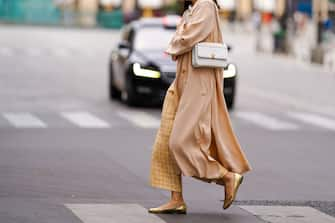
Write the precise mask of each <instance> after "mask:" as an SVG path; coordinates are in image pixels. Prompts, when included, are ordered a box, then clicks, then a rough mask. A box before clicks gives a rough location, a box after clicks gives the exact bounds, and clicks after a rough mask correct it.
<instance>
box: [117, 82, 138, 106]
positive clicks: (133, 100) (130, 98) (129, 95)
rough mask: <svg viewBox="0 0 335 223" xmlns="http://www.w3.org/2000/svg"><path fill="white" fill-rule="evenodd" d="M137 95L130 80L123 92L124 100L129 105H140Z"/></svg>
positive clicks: (122, 97)
mask: <svg viewBox="0 0 335 223" xmlns="http://www.w3.org/2000/svg"><path fill="white" fill-rule="evenodd" d="M137 97H138V96H137V94H136V92H135V88H134V86H133V85H132V84H131V83H130V82H129V81H128V82H127V87H126V89H125V90H124V91H122V93H121V99H122V101H124V102H125V103H126V104H127V105H129V106H136V105H138V100H137V99H138V98H137Z"/></svg>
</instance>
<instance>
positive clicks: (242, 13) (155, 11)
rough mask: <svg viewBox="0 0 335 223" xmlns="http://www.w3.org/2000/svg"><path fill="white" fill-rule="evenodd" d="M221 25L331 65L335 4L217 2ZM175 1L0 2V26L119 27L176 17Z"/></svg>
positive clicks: (271, 48)
mask: <svg viewBox="0 0 335 223" xmlns="http://www.w3.org/2000/svg"><path fill="white" fill-rule="evenodd" d="M218 2H219V4H220V5H221V10H220V14H221V18H222V21H223V24H224V25H227V24H228V27H233V30H234V29H235V30H236V29H237V30H244V31H246V32H253V33H254V34H255V36H256V37H257V41H256V46H255V47H256V49H257V50H259V51H263V52H270V53H285V54H292V55H295V56H296V57H297V58H299V59H302V60H306V61H313V62H317V63H326V64H328V65H329V66H334V67H335V59H334V58H335V52H334V48H335V47H334V45H335V40H334V39H335V37H334V33H335V28H334V25H333V24H334V22H335V0H218ZM181 9H182V7H181V5H180V4H178V2H177V1H176V0H0V22H3V23H19V24H21V23H25V24H40V25H65V26H81V27H104V28H114V29H119V28H121V27H122V26H123V25H124V24H125V23H128V22H130V21H132V20H134V19H138V18H140V17H142V16H145V17H151V16H163V15H166V14H172V13H177V14H180V13H181Z"/></svg>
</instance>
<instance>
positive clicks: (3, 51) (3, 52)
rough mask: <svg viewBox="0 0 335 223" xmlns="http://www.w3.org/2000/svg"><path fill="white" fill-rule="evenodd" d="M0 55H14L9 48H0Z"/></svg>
mask: <svg viewBox="0 0 335 223" xmlns="http://www.w3.org/2000/svg"><path fill="white" fill-rule="evenodd" d="M0 55H1V56H7V57H8V56H13V55H14V50H13V49H12V48H9V47H0Z"/></svg>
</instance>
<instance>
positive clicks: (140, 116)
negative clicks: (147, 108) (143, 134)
mask: <svg viewBox="0 0 335 223" xmlns="http://www.w3.org/2000/svg"><path fill="white" fill-rule="evenodd" d="M118 115H119V116H120V117H122V118H124V119H126V120H128V121H130V122H131V123H133V124H135V125H136V126H139V127H141V128H158V127H159V125H160V120H159V119H157V118H155V117H154V116H152V115H150V114H148V113H146V112H142V111H119V112H118Z"/></svg>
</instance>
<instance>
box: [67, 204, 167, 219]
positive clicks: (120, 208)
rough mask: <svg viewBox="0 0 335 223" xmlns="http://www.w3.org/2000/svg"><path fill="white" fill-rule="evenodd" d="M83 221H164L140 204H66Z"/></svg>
mask: <svg viewBox="0 0 335 223" xmlns="http://www.w3.org/2000/svg"><path fill="white" fill-rule="evenodd" d="M65 206H66V207H67V208H68V209H70V210H71V211H72V212H73V213H74V214H75V215H76V216H77V217H78V218H79V219H80V220H81V221H82V222H83V223H106V222H110V223H144V222H145V223H164V222H165V221H163V220H162V219H161V218H159V217H158V216H156V215H153V214H149V213H148V211H147V210H146V209H145V208H144V207H142V206H141V205H138V204H65Z"/></svg>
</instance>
